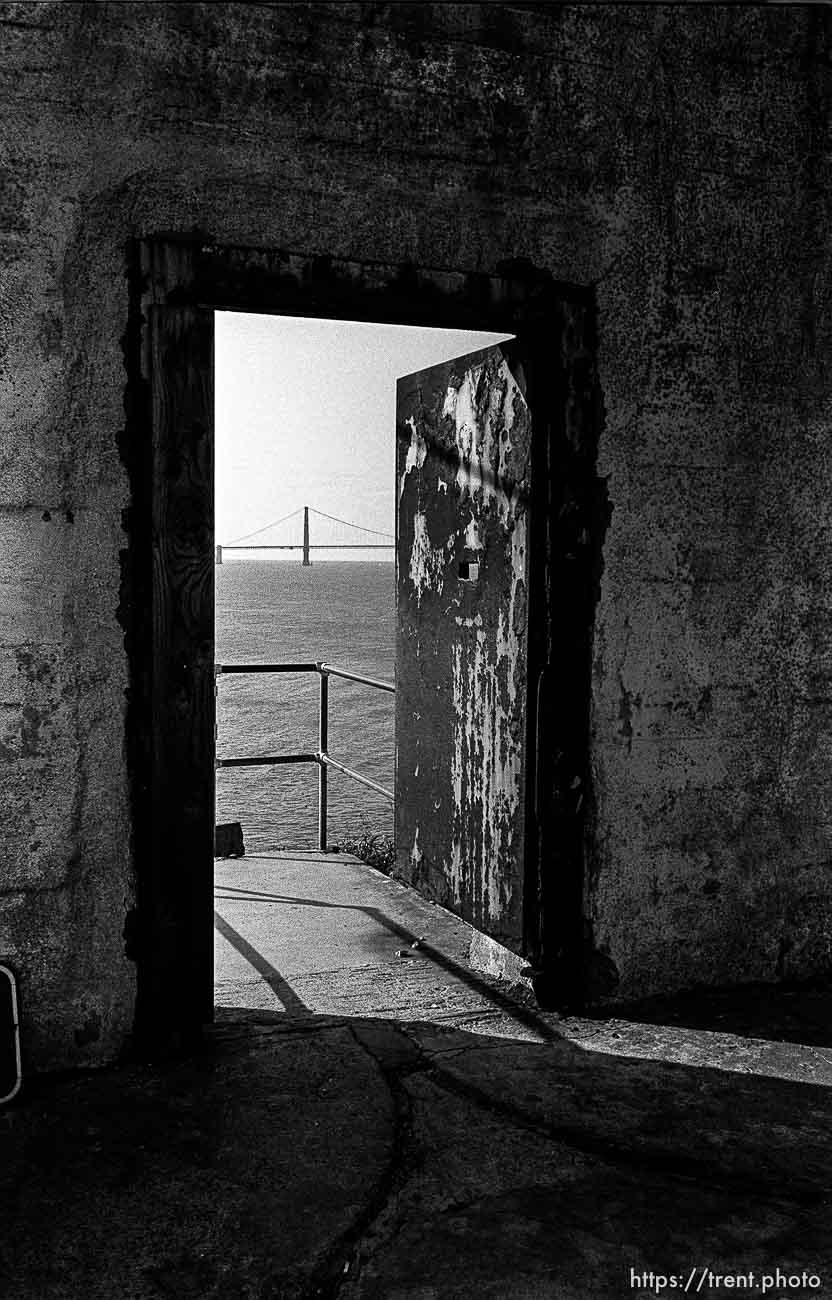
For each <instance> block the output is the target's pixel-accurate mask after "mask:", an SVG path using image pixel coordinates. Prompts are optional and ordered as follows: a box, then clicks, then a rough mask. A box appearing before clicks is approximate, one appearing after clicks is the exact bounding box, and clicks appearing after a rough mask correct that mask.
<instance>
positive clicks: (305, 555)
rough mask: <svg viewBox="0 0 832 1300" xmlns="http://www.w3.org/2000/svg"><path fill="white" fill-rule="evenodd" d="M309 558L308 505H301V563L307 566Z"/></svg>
mask: <svg viewBox="0 0 832 1300" xmlns="http://www.w3.org/2000/svg"><path fill="white" fill-rule="evenodd" d="M310 563H311V561H310V559H309V506H304V507H303V564H304V565H305V566H306V567H308V566H309V564H310Z"/></svg>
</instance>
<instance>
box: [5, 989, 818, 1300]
mask: <svg viewBox="0 0 832 1300" xmlns="http://www.w3.org/2000/svg"><path fill="white" fill-rule="evenodd" d="M827 1078H832V1071H830V1075H828V1076H827ZM830 1190H832V1089H830V1088H829V1087H827V1086H822V1085H820V1084H817V1083H816V1084H810V1083H802V1082H794V1081H792V1080H789V1079H782V1078H776V1077H760V1076H758V1075H753V1074H747V1073H740V1072H736V1071H734V1070H725V1069H713V1068H704V1067H695V1066H689V1065H679V1064H673V1063H669V1062H667V1061H661V1060H655V1059H634V1058H632V1057H628V1056H625V1055H611V1054H609V1053H608V1052H597V1051H592V1050H587V1049H586V1048H584V1047H581V1046H579V1045H577V1044H576V1043H574V1042H572V1041H569V1040H568V1039H567V1038H566V1037H559V1036H558V1035H557V1032H556V1031H553V1030H552V1029H551V1027H550V1028H549V1032H548V1033H547V1036H546V1041H528V1040H527V1039H526V1040H523V1041H519V1040H517V1039H514V1038H510V1037H505V1036H495V1035H494V1034H493V1033H492V1034H477V1033H471V1032H468V1031H464V1030H460V1029H458V1028H456V1027H454V1026H449V1025H442V1024H437V1023H429V1022H426V1021H420V1020H395V1019H376V1018H373V1017H370V1016H366V1017H354V1016H350V1017H338V1016H325V1015H314V1014H310V1013H308V1012H302V1013H301V1014H280V1013H276V1012H275V1013H266V1012H256V1011H251V1010H246V1009H243V1008H239V1009H237V1008H226V1009H224V1010H223V1012H222V1016H221V1019H220V1020H219V1021H218V1023H217V1024H216V1025H215V1026H214V1027H212V1028H211V1029H210V1030H209V1031H208V1032H207V1034H206V1039H205V1045H204V1050H203V1051H202V1052H201V1053H199V1054H198V1055H195V1056H194V1057H192V1058H190V1059H188V1060H184V1061H180V1062H175V1063H168V1064H166V1065H154V1064H148V1063H142V1062H134V1063H132V1064H129V1065H125V1066H122V1067H120V1068H118V1069H113V1070H107V1071H100V1072H97V1073H92V1074H85V1075H83V1076H74V1077H71V1078H62V1079H57V1078H43V1079H41V1080H38V1081H35V1082H34V1083H30V1085H29V1087H28V1089H27V1091H26V1093H25V1094H24V1095H23V1096H22V1098H21V1099H20V1102H19V1104H17V1105H15V1106H13V1107H12V1108H10V1109H8V1110H7V1111H5V1112H4V1113H3V1114H2V1116H0V1194H2V1204H3V1220H4V1230H3V1234H2V1239H0V1295H3V1296H4V1297H6V1296H8V1297H12V1296H13V1297H15V1300H59V1298H60V1300H75V1298H76V1297H77V1298H78V1300H113V1297H115V1296H118V1297H119V1300H158V1298H159V1297H176V1298H177V1300H180V1298H181V1300H185V1298H187V1297H205V1298H206V1300H220V1298H222V1300H226V1298H227V1300H241V1298H242V1297H245V1300H267V1298H268V1300H300V1298H301V1297H313V1296H326V1297H332V1296H336V1295H338V1296H341V1297H343V1298H344V1300H358V1298H361V1300H427V1298H428V1297H430V1298H431V1300H433V1298H437V1300H445V1298H447V1300H463V1298H467V1297H472V1298H473V1297H477V1300H479V1298H480V1297H501V1298H502V1297H506V1298H508V1297H511V1298H512V1300H514V1298H515V1297H520V1298H523V1297H549V1296H551V1297H558V1298H559V1300H562V1298H565V1300H572V1298H573V1297H574V1300H587V1298H588V1297H592V1298H593V1300H604V1298H606V1297H620V1296H629V1295H632V1294H634V1293H636V1292H637V1290H638V1289H639V1288H636V1289H635V1290H634V1287H633V1274H631V1270H634V1275H635V1276H636V1277H639V1276H641V1275H642V1274H644V1273H645V1272H646V1273H650V1272H652V1273H654V1274H660V1275H664V1276H665V1277H667V1278H668V1279H669V1278H671V1277H673V1278H676V1279H681V1282H678V1284H677V1285H678V1287H679V1288H681V1287H683V1284H684V1282H685V1280H687V1279H688V1278H689V1277H690V1276H691V1275H692V1274H691V1271H692V1270H703V1269H711V1270H713V1272H714V1273H726V1272H730V1273H731V1274H733V1275H738V1274H740V1273H742V1274H744V1275H746V1276H748V1275H749V1274H753V1275H754V1277H755V1278H756V1279H757V1283H756V1287H754V1289H757V1290H758V1292H759V1291H760V1289H761V1282H762V1280H763V1278H764V1277H765V1276H770V1277H772V1278H773V1277H774V1273H775V1270H776V1269H780V1270H781V1272H782V1273H783V1274H784V1275H786V1276H789V1277H791V1278H796V1277H798V1275H800V1274H805V1276H806V1278H807V1281H806V1284H805V1286H797V1287H796V1286H793V1285H791V1284H790V1285H789V1287H788V1294H789V1295H790V1296H794V1295H818V1294H821V1295H823V1294H832V1242H830V1226H829V1224H830V1208H829V1199H830ZM810 1275H811V1279H812V1280H808V1279H809V1278H810ZM700 1276H704V1275H702V1274H700V1272H695V1273H694V1274H693V1277H694V1282H693V1287H692V1288H691V1289H694V1288H695V1287H696V1285H697V1283H698V1282H699V1279H700ZM815 1277H817V1278H819V1279H820V1285H818V1286H816V1285H815V1284H814V1280H813V1279H814V1278H815ZM667 1289H671V1288H670V1286H668V1288H667ZM673 1289H677V1288H673ZM709 1292H710V1293H712V1294H713V1293H718V1289H717V1288H715V1287H713V1286H711V1284H710V1282H708V1283H707V1285H704V1284H703V1286H702V1287H701V1288H700V1290H699V1294H703V1293H704V1294H708V1293H709ZM768 1293H769V1294H771V1295H776V1294H779V1293H780V1292H778V1290H777V1289H776V1288H775V1286H774V1282H773V1281H772V1285H771V1288H769V1289H768Z"/></svg>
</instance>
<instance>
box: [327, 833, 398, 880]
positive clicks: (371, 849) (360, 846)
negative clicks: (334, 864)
mask: <svg viewBox="0 0 832 1300" xmlns="http://www.w3.org/2000/svg"><path fill="white" fill-rule="evenodd" d="M338 847H339V849H340V850H341V852H342V853H352V854H353V855H354V856H355V857H356V858H360V859H361V861H362V862H366V863H367V866H368V867H375V869H376V871H383V872H384V874H385V875H386V876H389V875H390V873H391V871H392V870H393V867H394V865H395V862H396V846H395V845H394V843H393V841H392V839H391V838H390V836H389V835H382V834H380V833H373V832H372V831H371V830H369V829H368V828H363V829H362V830H361V831H360V832H359V833H358V834H357V835H346V836H345V837H344V838H343V839H342V840H341V843H340V844H339V846H338Z"/></svg>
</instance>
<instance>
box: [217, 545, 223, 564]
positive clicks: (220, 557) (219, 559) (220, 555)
mask: <svg viewBox="0 0 832 1300" xmlns="http://www.w3.org/2000/svg"><path fill="white" fill-rule="evenodd" d="M216 561H217V564H222V547H221V546H220V544H219V542H218V543H217V557H216Z"/></svg>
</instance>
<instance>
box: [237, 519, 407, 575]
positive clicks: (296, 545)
mask: <svg viewBox="0 0 832 1300" xmlns="http://www.w3.org/2000/svg"><path fill="white" fill-rule="evenodd" d="M301 512H303V538H302V540H301V541H298V542H279V543H278V542H268V543H265V542H252V541H251V538H253V537H262V535H263V533H266V532H268V531H269V529H270V528H277V526H278V525H279V524H285V523H288V521H289V520H290V519H296V518H297V516H298V515H300V513H301ZM310 515H315V516H317V518H318V519H328V520H329V521H330V522H331V523H333V524H341V525H342V526H343V527H345V528H351V529H353V530H354V533H353V534H351V535H353V536H354V535H355V532H360V533H367V534H369V535H370V536H372V537H386V538H387V539H388V540H387V541H385V542H366V541H363V542H310V540H309V516H310ZM394 544H395V538H394V537H393V534H392V533H383V532H380V531H379V529H377V528H365V527H364V525H363V524H355V523H352V521H351V520H349V519H338V518H337V517H336V516H335V515H328V514H326V513H325V511H323V510H316V509H315V508H314V506H298V508H297V510H293V511H292V512H291V514H288V515H283V516H282V518H280V519H273V520H272V521H271V523H268V524H264V525H263V527H262V528H256V529H255V530H254V532H253V533H245V534H244V535H243V536H242V537H235V538H234V540H233V541H231V542H222V543H219V542H218V543H217V551H216V562H217V564H222V557H223V552H224V551H301V552H302V559H301V563H302V564H304V565H309V564H311V563H312V561H311V560H310V558H309V553H310V551H388V550H392V549H393V546H394Z"/></svg>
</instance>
